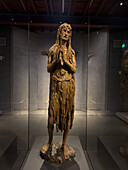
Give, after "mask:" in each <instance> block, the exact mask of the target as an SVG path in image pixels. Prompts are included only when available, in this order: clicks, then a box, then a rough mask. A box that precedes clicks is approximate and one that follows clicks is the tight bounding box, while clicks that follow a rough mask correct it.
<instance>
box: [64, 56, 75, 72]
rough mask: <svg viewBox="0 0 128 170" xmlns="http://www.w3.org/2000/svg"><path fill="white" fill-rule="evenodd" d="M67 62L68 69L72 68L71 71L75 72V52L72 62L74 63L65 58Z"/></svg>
mask: <svg viewBox="0 0 128 170" xmlns="http://www.w3.org/2000/svg"><path fill="white" fill-rule="evenodd" d="M65 64H66V66H67V67H68V69H69V70H70V72H72V73H75V72H76V59H75V54H74V55H73V62H72V64H71V63H70V62H69V61H68V60H65Z"/></svg>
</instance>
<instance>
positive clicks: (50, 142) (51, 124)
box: [41, 117, 54, 153]
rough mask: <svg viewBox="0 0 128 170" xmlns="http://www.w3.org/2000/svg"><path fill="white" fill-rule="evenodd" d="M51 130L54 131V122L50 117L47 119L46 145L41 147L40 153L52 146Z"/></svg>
mask: <svg viewBox="0 0 128 170" xmlns="http://www.w3.org/2000/svg"><path fill="white" fill-rule="evenodd" d="M53 130H54V122H53V117H50V118H49V119H48V134H49V139H48V143H47V144H46V145H44V146H43V148H42V150H41V151H42V152H43V153H45V152H46V151H47V150H48V149H49V148H50V147H51V146H52V144H53Z"/></svg>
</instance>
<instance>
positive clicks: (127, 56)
mask: <svg viewBox="0 0 128 170" xmlns="http://www.w3.org/2000/svg"><path fill="white" fill-rule="evenodd" d="M121 88H122V89H124V88H128V48H127V49H126V50H125V51H124V53H123V56H122V63H121Z"/></svg>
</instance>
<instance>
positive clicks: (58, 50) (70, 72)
mask: <svg viewBox="0 0 128 170" xmlns="http://www.w3.org/2000/svg"><path fill="white" fill-rule="evenodd" d="M71 35H72V28H71V25H70V24H67V23H64V24H62V25H60V26H59V28H58V32H57V40H56V43H55V44H54V45H53V46H52V47H51V48H50V49H49V52H48V66H47V70H48V72H50V95H49V108H48V134H49V140H48V143H47V144H46V145H45V146H43V148H42V150H41V151H40V155H41V157H42V158H43V159H46V160H50V161H52V162H56V163H62V162H64V161H65V160H66V159H70V158H73V157H74V156H75V151H74V150H73V149H72V148H71V147H70V146H67V145H66V140H67V136H68V132H69V129H71V128H72V124H73V118H74V96H75V75H74V73H75V72H76V60H75V51H74V50H73V49H72V47H71ZM54 124H56V130H57V131H58V130H61V131H62V132H63V141H62V143H61V144H60V143H59V144H55V143H53V130H54Z"/></svg>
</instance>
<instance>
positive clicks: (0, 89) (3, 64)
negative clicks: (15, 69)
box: [0, 26, 11, 110]
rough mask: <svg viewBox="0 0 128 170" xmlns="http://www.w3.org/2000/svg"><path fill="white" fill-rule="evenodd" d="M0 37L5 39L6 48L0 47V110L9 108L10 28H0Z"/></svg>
mask: <svg viewBox="0 0 128 170" xmlns="http://www.w3.org/2000/svg"><path fill="white" fill-rule="evenodd" d="M0 37H4V38H6V46H0V56H2V57H4V58H3V60H2V61H0V110H10V108H11V102H10V101H11V77H10V76H11V74H10V72H11V69H10V27H8V26H6V27H5V26H0Z"/></svg>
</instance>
